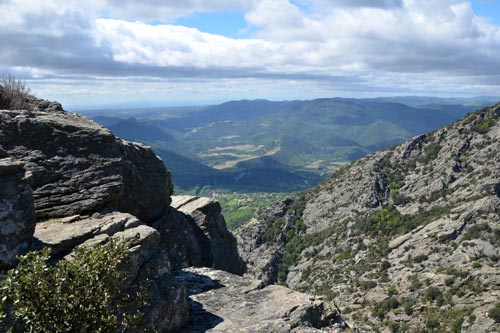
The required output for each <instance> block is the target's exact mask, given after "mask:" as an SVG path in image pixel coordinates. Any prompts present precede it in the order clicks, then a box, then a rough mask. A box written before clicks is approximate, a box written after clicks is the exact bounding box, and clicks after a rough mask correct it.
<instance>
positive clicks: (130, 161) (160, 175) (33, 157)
mask: <svg viewBox="0 0 500 333" xmlns="http://www.w3.org/2000/svg"><path fill="white" fill-rule="evenodd" d="M36 101H38V102H37V103H36V105H35V104H34V102H33V103H32V104H33V110H31V111H2V112H0V148H2V149H4V150H5V151H7V152H8V153H9V154H10V155H11V156H12V157H13V158H15V159H16V160H18V161H20V162H21V163H23V164H24V165H25V168H26V170H28V171H30V172H32V173H33V179H34V183H33V185H32V187H33V191H34V199H35V209H36V213H37V215H38V216H40V217H44V218H50V217H62V216H68V215H74V214H84V213H89V212H94V211H97V210H99V209H102V208H106V207H108V208H112V209H115V210H118V211H123V212H128V213H131V214H133V215H135V216H137V217H138V218H140V219H142V220H144V221H145V222H150V221H153V220H155V219H157V218H160V217H161V216H162V215H163V214H165V212H166V210H167V209H168V205H169V202H170V194H171V193H172V184H171V180H170V175H169V173H168V171H167V170H166V169H165V167H164V165H163V163H162V162H161V160H160V159H159V158H157V157H156V156H155V154H154V153H153V151H152V150H151V149H150V148H148V147H145V146H143V145H141V144H137V143H131V142H127V141H123V140H120V139H118V138H117V137H115V136H114V135H113V134H112V133H111V132H109V131H108V130H105V129H103V128H102V127H100V126H99V125H97V124H96V123H94V122H93V121H91V120H89V119H87V118H85V117H82V116H80V115H77V114H74V113H70V112H66V111H62V109H61V107H60V105H59V104H57V103H50V102H47V101H43V100H36Z"/></svg>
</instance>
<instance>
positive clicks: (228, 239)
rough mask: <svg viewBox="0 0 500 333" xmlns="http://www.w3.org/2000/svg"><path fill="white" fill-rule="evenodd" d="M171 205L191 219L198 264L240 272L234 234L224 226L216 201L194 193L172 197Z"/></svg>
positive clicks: (243, 269)
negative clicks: (197, 246)
mask: <svg viewBox="0 0 500 333" xmlns="http://www.w3.org/2000/svg"><path fill="white" fill-rule="evenodd" d="M172 207H173V208H175V209H177V210H178V211H179V212H181V213H183V214H184V215H185V217H186V219H187V220H188V221H189V222H190V223H191V225H192V230H193V233H194V236H195V237H196V240H197V243H198V245H199V248H200V260H201V266H204V267H212V268H214V269H220V270H225V271H227V272H231V273H234V274H243V273H244V272H245V265H244V263H243V261H242V260H241V258H240V256H239V255H238V250H237V246H236V239H235V237H234V236H233V235H232V234H231V233H230V232H229V230H227V227H226V222H225V221H224V217H223V216H222V214H221V207H220V205H219V203H218V202H216V201H213V200H211V199H209V198H203V197H202V198H199V197H193V196H174V197H172Z"/></svg>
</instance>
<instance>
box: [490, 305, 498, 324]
mask: <svg viewBox="0 0 500 333" xmlns="http://www.w3.org/2000/svg"><path fill="white" fill-rule="evenodd" d="M488 317H490V318H491V319H493V320H494V321H495V322H496V323H500V303H497V304H496V305H495V306H494V307H493V308H492V309H491V310H490V311H489V312H488Z"/></svg>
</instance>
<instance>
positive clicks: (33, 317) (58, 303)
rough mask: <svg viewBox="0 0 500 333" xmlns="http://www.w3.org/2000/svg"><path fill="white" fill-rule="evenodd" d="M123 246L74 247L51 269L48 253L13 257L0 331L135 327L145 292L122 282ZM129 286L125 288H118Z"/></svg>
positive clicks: (1, 295) (2, 293) (2, 290)
mask: <svg viewBox="0 0 500 333" xmlns="http://www.w3.org/2000/svg"><path fill="white" fill-rule="evenodd" d="M127 248H128V247H127V244H126V243H125V242H124V241H115V240H113V241H110V242H109V243H107V244H105V245H98V246H95V247H79V248H77V249H76V250H75V253H74V257H73V258H72V259H71V260H61V261H59V262H57V264H55V265H54V266H51V265H49V264H48V263H47V262H48V260H49V258H50V250H49V249H47V248H46V249H43V250H41V251H38V252H30V253H28V254H26V255H24V256H20V257H19V265H18V266H17V267H16V268H14V269H12V270H11V271H9V272H8V274H7V276H6V278H5V280H4V281H2V283H1V287H0V299H1V300H2V302H1V305H0V323H1V324H0V331H2V332H3V331H9V330H11V331H12V332H82V333H83V332H126V331H128V330H129V329H131V328H133V327H138V326H139V323H140V320H141V317H142V313H141V312H140V311H139V309H140V307H142V306H145V305H147V303H146V297H147V292H145V288H143V287H140V286H136V285H131V283H127V281H128V280H129V278H128V276H127V273H126V272H125V271H124V270H122V269H120V267H122V265H127V261H128V260H129V259H130V257H129V256H130V254H129V252H128V251H127ZM126 285H129V286H130V288H125V287H124V286H126Z"/></svg>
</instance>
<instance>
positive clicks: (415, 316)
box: [237, 105, 500, 332]
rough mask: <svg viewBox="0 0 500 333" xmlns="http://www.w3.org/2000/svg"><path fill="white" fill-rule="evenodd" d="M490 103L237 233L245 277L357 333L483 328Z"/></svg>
mask: <svg viewBox="0 0 500 333" xmlns="http://www.w3.org/2000/svg"><path fill="white" fill-rule="evenodd" d="M499 165H500V105H496V106H494V107H491V108H485V109H482V110H478V111H476V112H473V113H471V114H469V115H467V116H466V117H465V118H463V119H461V120H459V121H456V122H455V123H453V124H451V125H449V126H447V127H445V128H443V129H440V130H437V131H434V132H431V133H428V134H425V135H421V136H419V137H416V138H414V139H412V140H409V141H408V142H406V143H404V144H402V145H398V146H395V147H391V148H389V149H386V150H384V151H380V152H377V153H374V154H371V155H368V156H366V157H364V158H361V159H359V160H357V161H355V162H353V163H351V164H350V165H349V166H347V167H345V168H342V169H341V170H339V171H337V172H336V173H335V174H334V175H333V176H332V177H331V178H330V179H329V180H327V181H325V182H324V183H323V184H321V185H319V186H317V187H315V188H313V189H311V190H309V191H306V192H304V193H301V194H299V195H297V196H295V197H291V198H289V199H287V200H285V201H282V202H277V203H275V204H274V205H272V206H270V207H267V208H265V209H263V210H262V211H260V212H259V213H258V214H256V216H255V218H254V219H253V220H252V221H251V222H250V223H248V224H247V225H245V226H243V227H241V228H240V229H239V230H238V231H237V238H238V241H239V251H240V254H241V255H242V257H243V258H244V260H245V261H246V263H247V264H248V266H249V267H248V272H249V274H252V275H253V276H255V277H257V278H259V279H262V280H263V281H264V282H266V283H273V282H276V281H279V282H281V283H285V284H286V285H288V286H290V287H292V288H295V289H299V290H301V291H302V290H303V291H308V292H315V293H319V294H323V295H325V296H326V297H332V298H335V300H336V303H337V304H338V305H339V307H340V309H341V310H343V312H342V313H343V315H345V316H346V317H347V319H349V320H351V321H353V322H354V323H357V324H358V326H359V327H360V328H361V329H362V330H366V331H373V330H375V329H377V330H381V331H384V330H385V331H389V330H392V331H408V332H421V331H432V330H436V329H438V328H439V329H441V330H442V331H453V330H454V331H457V330H460V329H461V330H462V331H467V332H494V331H499V330H500V326H499V323H498V322H495V320H494V319H493V318H490V317H489V315H488V313H489V311H490V310H491V309H492V308H493V307H494V306H495V305H496V304H497V302H498V299H499V297H500V278H499V277H500V266H499V261H498V258H499V255H500V253H499V251H498V246H499V245H500V185H499V184H500V168H499Z"/></svg>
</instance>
